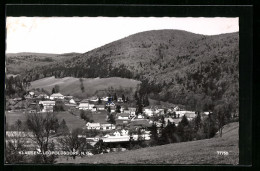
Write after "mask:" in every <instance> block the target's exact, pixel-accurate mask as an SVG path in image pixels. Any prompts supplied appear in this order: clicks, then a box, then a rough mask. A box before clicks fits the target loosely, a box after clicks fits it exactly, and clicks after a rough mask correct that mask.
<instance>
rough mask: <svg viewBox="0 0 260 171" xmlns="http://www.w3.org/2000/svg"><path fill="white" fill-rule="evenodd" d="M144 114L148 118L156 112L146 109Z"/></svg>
mask: <svg viewBox="0 0 260 171" xmlns="http://www.w3.org/2000/svg"><path fill="white" fill-rule="evenodd" d="M144 113H145V114H146V115H148V116H153V113H154V110H153V109H151V108H144Z"/></svg>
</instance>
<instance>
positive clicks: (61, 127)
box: [57, 119, 69, 135]
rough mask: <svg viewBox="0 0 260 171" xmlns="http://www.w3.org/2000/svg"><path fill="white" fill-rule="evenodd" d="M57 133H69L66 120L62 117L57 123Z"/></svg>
mask: <svg viewBox="0 0 260 171" xmlns="http://www.w3.org/2000/svg"><path fill="white" fill-rule="evenodd" d="M57 132H58V133H61V134H63V135H65V134H68V133H69V128H68V126H67V124H66V121H65V120H64V119H63V120H62V121H61V123H60V125H59V128H58V130H57Z"/></svg>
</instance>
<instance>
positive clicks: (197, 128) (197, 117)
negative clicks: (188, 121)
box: [194, 112, 202, 132]
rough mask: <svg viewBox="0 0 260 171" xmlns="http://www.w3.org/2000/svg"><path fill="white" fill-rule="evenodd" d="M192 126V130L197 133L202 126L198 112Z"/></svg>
mask: <svg viewBox="0 0 260 171" xmlns="http://www.w3.org/2000/svg"><path fill="white" fill-rule="evenodd" d="M194 124H195V125H194V130H195V132H197V131H198V130H199V129H200V128H201V126H202V123H201V116H200V112H198V114H197V116H196V117H195V119H194Z"/></svg>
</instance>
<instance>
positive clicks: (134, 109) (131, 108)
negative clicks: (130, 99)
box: [128, 107, 136, 114]
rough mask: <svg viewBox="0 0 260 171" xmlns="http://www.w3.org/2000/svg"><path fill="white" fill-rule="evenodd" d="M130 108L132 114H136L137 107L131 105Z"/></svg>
mask: <svg viewBox="0 0 260 171" xmlns="http://www.w3.org/2000/svg"><path fill="white" fill-rule="evenodd" d="M128 110H129V111H130V114H135V111H136V108H135V107H129V108H128Z"/></svg>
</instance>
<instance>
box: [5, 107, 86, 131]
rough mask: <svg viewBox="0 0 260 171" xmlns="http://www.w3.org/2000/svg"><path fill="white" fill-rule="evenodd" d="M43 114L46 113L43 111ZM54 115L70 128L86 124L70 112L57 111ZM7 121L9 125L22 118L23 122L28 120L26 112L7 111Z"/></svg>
mask: <svg viewBox="0 0 260 171" xmlns="http://www.w3.org/2000/svg"><path fill="white" fill-rule="evenodd" d="M42 115H44V116H45V115H46V114H45V113H43V114H42ZM54 115H55V116H56V117H57V118H58V120H59V122H61V121H62V120H63V119H64V120H65V121H66V124H67V126H68V128H69V129H70V130H73V129H75V128H82V127H84V126H85V125H86V123H85V121H84V120H82V119H80V117H76V116H74V115H72V114H70V113H69V112H67V111H65V112H55V113H54ZM5 116H6V123H7V124H8V125H13V124H15V122H16V121H17V120H18V119H20V120H21V121H22V122H25V121H26V114H25V113H24V112H5Z"/></svg>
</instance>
